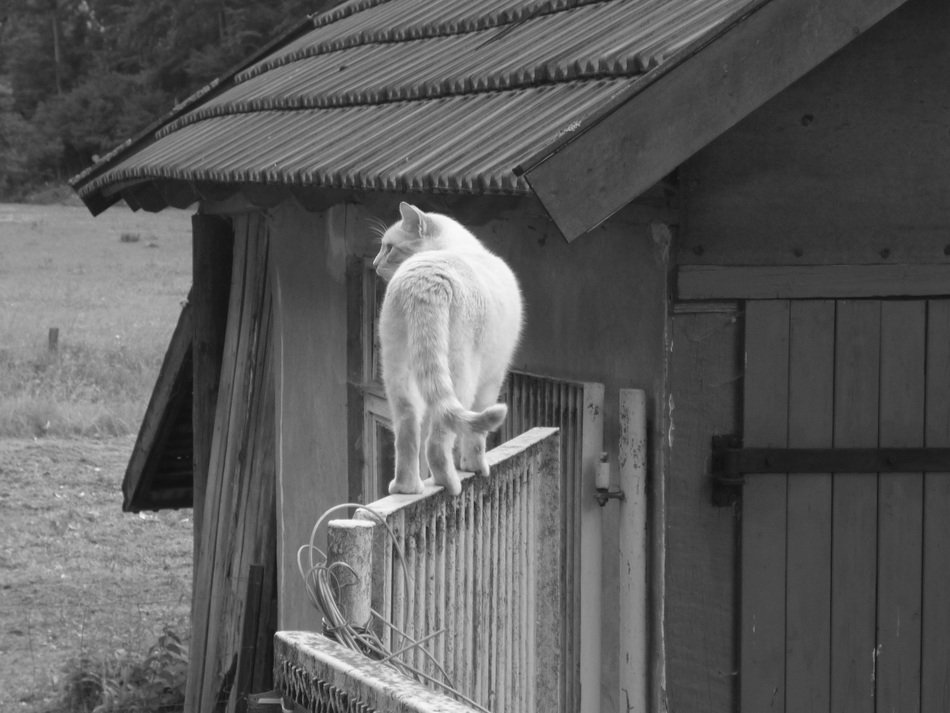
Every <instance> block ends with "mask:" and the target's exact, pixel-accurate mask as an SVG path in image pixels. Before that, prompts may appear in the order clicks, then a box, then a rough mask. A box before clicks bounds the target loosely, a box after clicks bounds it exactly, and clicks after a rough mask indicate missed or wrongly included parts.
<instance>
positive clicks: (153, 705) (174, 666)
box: [47, 628, 188, 713]
mask: <svg viewBox="0 0 950 713" xmlns="http://www.w3.org/2000/svg"><path fill="white" fill-rule="evenodd" d="M187 677H188V647H187V645H186V644H185V643H184V642H183V641H182V639H181V638H180V637H179V636H178V635H177V634H176V633H175V632H174V631H172V630H171V629H169V628H166V629H165V631H164V632H163V633H162V635H161V636H160V637H159V638H158V642H157V643H156V644H155V645H154V646H152V648H150V649H149V650H148V653H147V654H146V655H145V657H144V658H141V659H139V658H137V657H136V656H134V655H132V654H129V653H128V652H126V651H118V652H116V653H115V654H114V655H113V656H112V657H110V658H108V659H98V660H97V659H95V658H93V657H89V656H84V657H81V658H79V659H76V660H74V661H72V662H71V663H70V664H69V665H68V666H67V669H66V675H65V677H64V678H63V682H62V686H61V688H62V693H61V696H60V699H59V701H58V703H57V705H56V706H54V707H53V708H52V709H50V710H49V711H47V713H67V712H68V713H172V712H174V711H180V710H182V708H183V705H184V701H185V684H186V682H187Z"/></svg>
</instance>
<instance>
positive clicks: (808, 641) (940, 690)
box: [739, 299, 950, 713]
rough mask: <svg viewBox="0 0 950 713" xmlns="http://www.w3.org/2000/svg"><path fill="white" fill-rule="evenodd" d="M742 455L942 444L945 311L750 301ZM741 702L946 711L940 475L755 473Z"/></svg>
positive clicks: (949, 406) (947, 643)
mask: <svg viewBox="0 0 950 713" xmlns="http://www.w3.org/2000/svg"><path fill="white" fill-rule="evenodd" d="M745 340H746V344H745V347H746V370H745V383H744V400H743V405H744V414H743V445H744V446H745V447H778V448H845V447H851V448H858V447H869V448H875V447H902V448H905V447H946V446H948V445H950V300H947V299H940V300H799V301H788V300H767V301H752V302H748V303H747V309H746V332H745ZM739 606H740V622H739V628H740V632H739V637H740V670H739V675H740V684H739V692H740V704H741V710H742V711H743V713H759V712H762V711H785V712H787V713H796V712H798V711H809V712H810V713H813V712H816V711H829V712H831V713H848V712H851V711H854V712H858V711H862V712H864V711H866V712H871V711H879V712H882V711H901V712H903V713H910V712H913V711H924V712H925V713H930V712H932V713H941V712H945V711H948V710H950V473H935V472H927V473H880V474H875V473H817V474H816V473H810V474H794V473H790V474H758V475H750V476H748V477H747V479H746V484H745V486H744V489H743V496H742V536H741V595H740V605H739Z"/></svg>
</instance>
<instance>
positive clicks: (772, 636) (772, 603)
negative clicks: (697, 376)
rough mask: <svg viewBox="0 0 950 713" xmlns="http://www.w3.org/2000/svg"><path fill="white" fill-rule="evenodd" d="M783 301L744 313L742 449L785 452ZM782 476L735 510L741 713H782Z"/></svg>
mask: <svg viewBox="0 0 950 713" xmlns="http://www.w3.org/2000/svg"><path fill="white" fill-rule="evenodd" d="M788 325H789V305H788V302H787V301H781V300H778V301H765V302H749V303H748V305H747V307H746V345H745V349H746V373H745V384H744V388H743V392H744V397H743V398H744V414H745V417H744V424H743V437H744V439H745V444H746V445H747V446H750V447H752V446H763V447H764V446H774V447H786V446H787V445H788V443H787V433H788V409H787V405H788V341H789V326H788ZM787 479H788V476H787V475H784V474H769V475H757V476H755V477H754V478H749V479H748V482H747V484H746V485H745V488H744V491H743V503H742V519H743V522H742V555H741V556H742V573H743V576H742V590H741V595H740V596H741V598H742V621H741V623H740V627H741V629H740V657H741V668H740V671H741V674H740V681H739V695H740V703H741V710H743V711H766V710H768V711H775V712H778V713H781V712H782V711H784V709H785V645H784V641H785V535H786V531H785V520H786V518H785V515H786V481H787Z"/></svg>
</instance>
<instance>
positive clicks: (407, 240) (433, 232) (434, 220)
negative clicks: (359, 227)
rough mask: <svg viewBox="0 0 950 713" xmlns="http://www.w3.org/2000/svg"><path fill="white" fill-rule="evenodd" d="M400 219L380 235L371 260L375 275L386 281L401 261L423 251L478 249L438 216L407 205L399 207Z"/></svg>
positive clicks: (451, 222) (466, 234) (470, 237)
mask: <svg viewBox="0 0 950 713" xmlns="http://www.w3.org/2000/svg"><path fill="white" fill-rule="evenodd" d="M399 215H400V219H399V220H398V221H396V222H395V223H393V224H392V225H390V226H389V228H387V229H386V231H385V232H384V233H383V236H382V240H381V241H380V246H379V252H378V253H377V254H376V257H375V259H374V260H373V267H375V268H376V274H378V275H379V276H380V277H382V278H383V279H384V280H386V281H387V282H388V281H389V279H390V278H391V277H392V276H393V274H394V273H395V272H396V269H397V268H398V267H399V266H400V265H401V264H402V263H403V262H405V260H406V259H407V258H409V257H411V256H412V255H415V254H416V253H419V252H423V251H425V250H447V249H453V250H462V249H471V248H475V247H476V246H477V247H478V248H480V247H481V244H480V243H479V242H478V239H477V238H476V237H475V236H474V235H472V234H471V233H470V232H468V231H467V230H466V229H465V228H463V227H462V226H461V225H459V224H458V223H457V222H455V221H454V220H452V219H451V218H448V217H446V216H444V215H439V214H438V213H426V212H424V211H421V210H419V209H418V208H416V207H415V206H414V205H411V204H410V203H400V204H399Z"/></svg>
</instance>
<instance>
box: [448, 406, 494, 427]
mask: <svg viewBox="0 0 950 713" xmlns="http://www.w3.org/2000/svg"><path fill="white" fill-rule="evenodd" d="M460 406H461V404H460ZM446 414H447V415H448V416H449V418H450V419H452V420H454V424H453V425H455V426H456V428H461V429H463V430H467V431H470V432H472V433H488V432H489V431H494V430H495V429H496V428H498V427H499V426H500V425H501V424H502V423H504V421H505V417H506V416H507V415H508V407H507V406H505V404H492V405H491V406H489V407H488V408H486V409H485V410H484V411H468V410H466V409H460V410H458V411H454V412H446Z"/></svg>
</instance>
